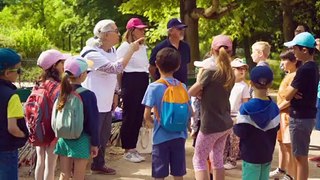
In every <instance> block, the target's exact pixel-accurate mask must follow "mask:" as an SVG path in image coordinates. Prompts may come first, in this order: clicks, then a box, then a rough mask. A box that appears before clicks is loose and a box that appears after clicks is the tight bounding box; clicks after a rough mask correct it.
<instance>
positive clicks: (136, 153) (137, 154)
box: [134, 151, 146, 161]
mask: <svg viewBox="0 0 320 180" xmlns="http://www.w3.org/2000/svg"><path fill="white" fill-rule="evenodd" d="M134 154H135V155H136V157H138V158H139V159H140V160H141V161H145V160H146V158H145V157H143V156H141V154H140V153H139V152H138V151H136V152H134Z"/></svg>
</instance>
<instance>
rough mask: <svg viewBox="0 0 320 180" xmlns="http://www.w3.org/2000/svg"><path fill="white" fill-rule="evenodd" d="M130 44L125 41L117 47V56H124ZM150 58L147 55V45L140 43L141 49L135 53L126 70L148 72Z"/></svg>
mask: <svg viewBox="0 0 320 180" xmlns="http://www.w3.org/2000/svg"><path fill="white" fill-rule="evenodd" d="M129 47H130V44H129V43H128V42H123V43H122V44H121V45H120V46H119V47H118V49H117V58H122V57H124V55H125V54H126V53H127V51H128V49H129ZM148 67H149V60H148V56H147V46H145V45H140V46H139V49H138V50H137V51H136V52H134V53H133V55H132V57H131V59H130V61H129V63H128V65H127V66H126V67H125V68H124V70H123V71H124V72H148V71H149V70H148Z"/></svg>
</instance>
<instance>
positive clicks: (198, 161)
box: [189, 35, 235, 180]
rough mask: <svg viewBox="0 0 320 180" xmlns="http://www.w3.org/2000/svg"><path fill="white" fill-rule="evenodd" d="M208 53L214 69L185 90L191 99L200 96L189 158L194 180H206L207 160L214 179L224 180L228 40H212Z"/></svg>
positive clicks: (205, 71)
mask: <svg viewBox="0 0 320 180" xmlns="http://www.w3.org/2000/svg"><path fill="white" fill-rule="evenodd" d="M212 49H213V51H212V52H213V56H214V58H215V64H216V68H215V69H203V70H202V72H200V73H201V75H199V78H198V80H197V82H196V83H195V84H194V85H192V87H191V88H190V89H189V94H190V95H191V96H201V124H200V131H199V133H198V136H197V140H196V145H195V153H194V156H193V167H194V170H195V176H196V179H197V180H198V179H201V180H207V179H209V173H208V167H207V158H208V157H209V159H210V162H211V163H212V164H211V166H212V167H211V168H212V169H213V170H212V173H213V176H214V177H215V179H217V180H219V179H224V168H223V150H224V147H225V143H226V139H227V136H228V135H229V134H230V132H231V128H232V125H233V122H232V119H231V116H230V103H229V96H230V92H231V89H232V87H233V85H234V82H235V77H234V73H233V70H232V68H231V65H230V62H231V57H230V54H231V53H232V40H231V39H230V37H229V36H226V35H218V36H215V37H214V39H213V42H212ZM212 92H214V93H212Z"/></svg>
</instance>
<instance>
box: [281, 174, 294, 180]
mask: <svg viewBox="0 0 320 180" xmlns="http://www.w3.org/2000/svg"><path fill="white" fill-rule="evenodd" d="M281 180H293V177H291V176H290V175H289V174H285V175H284V176H283V177H282V179H281Z"/></svg>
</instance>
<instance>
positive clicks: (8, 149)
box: [0, 48, 99, 180]
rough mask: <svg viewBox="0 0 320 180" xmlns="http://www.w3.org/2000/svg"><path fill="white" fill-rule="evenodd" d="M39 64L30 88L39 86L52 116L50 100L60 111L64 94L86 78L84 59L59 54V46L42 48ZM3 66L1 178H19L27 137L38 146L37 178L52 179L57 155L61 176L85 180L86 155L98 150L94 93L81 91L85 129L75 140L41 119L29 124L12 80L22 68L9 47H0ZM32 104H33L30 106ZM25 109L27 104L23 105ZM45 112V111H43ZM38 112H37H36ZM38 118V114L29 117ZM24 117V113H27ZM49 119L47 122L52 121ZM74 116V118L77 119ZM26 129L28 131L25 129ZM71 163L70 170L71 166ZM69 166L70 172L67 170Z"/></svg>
mask: <svg viewBox="0 0 320 180" xmlns="http://www.w3.org/2000/svg"><path fill="white" fill-rule="evenodd" d="M37 64H38V65H39V66H40V67H41V68H42V70H43V72H42V75H41V77H40V79H39V81H38V83H37V85H36V86H35V87H34V89H43V92H44V93H43V94H42V95H44V96H47V97H48V99H46V103H47V104H49V107H47V108H48V109H46V110H47V112H49V115H48V117H49V118H50V119H51V117H52V118H54V116H51V110H52V108H53V102H54V101H57V102H56V103H57V109H58V110H59V111H63V110H64V109H63V108H64V106H65V105H66V103H68V100H69V99H68V97H69V95H70V94H72V93H74V91H75V90H76V89H78V88H79V87H81V83H82V82H83V81H84V80H85V79H86V76H87V73H88V72H89V71H88V64H87V62H86V61H85V60H84V59H81V58H79V57H71V56H66V55H64V54H62V53H61V52H59V51H57V50H47V51H44V52H43V53H42V54H41V55H40V56H39V58H38V61H37ZM0 66H1V75H0V81H1V92H4V93H2V94H1V95H3V96H4V97H3V99H5V101H2V103H1V106H2V108H1V109H2V110H3V113H1V119H2V120H1V127H2V128H1V131H0V133H1V135H0V136H1V139H2V140H1V143H0V144H1V145H0V146H1V148H0V149H1V150H0V154H1V155H0V179H3V180H7V179H8V180H9V179H18V148H20V147H22V146H24V144H25V143H26V141H27V139H29V142H30V143H31V144H33V145H34V146H35V147H36V153H37V162H36V169H35V179H47V180H53V179H54V178H55V177H54V171H55V167H56V160H57V157H58V155H59V157H60V158H59V159H60V170H61V173H60V179H61V180H62V179H69V178H70V177H71V176H73V178H74V179H84V176H85V169H86V165H87V162H88V160H89V158H90V157H95V156H96V155H97V152H98V147H97V146H98V142H99V134H98V133H99V132H98V126H99V123H98V122H97V119H98V109H97V105H96V104H97V103H96V96H95V94H94V93H93V92H91V91H89V90H85V91H82V92H80V93H79V96H80V97H81V100H82V103H83V112H78V113H83V114H84V121H83V131H82V134H81V136H80V137H79V138H77V139H64V138H59V137H55V134H54V132H53V130H52V128H51V127H49V128H47V127H46V126H47V124H46V123H45V122H44V121H42V123H41V124H40V125H38V124H37V125H38V126H37V125H34V127H32V126H28V129H27V126H26V124H28V125H30V124H29V122H28V120H27V123H26V121H25V119H24V113H23V108H22V105H21V102H20V99H19V97H18V95H17V94H16V93H15V89H16V87H15V86H14V85H13V84H12V83H13V82H15V81H16V79H17V77H18V75H19V74H20V73H21V58H20V56H19V55H18V54H17V53H16V52H15V51H13V50H12V49H8V48H0ZM34 107H35V106H34ZM26 111H28V109H26ZM43 113H46V112H43ZM39 116H41V115H39ZM33 118H37V117H33ZM26 119H27V118H26ZM50 119H49V121H50ZM76 120H77V119H76ZM49 125H50V123H49ZM35 126H37V127H38V128H41V129H42V130H45V132H44V134H43V135H44V136H43V137H42V138H41V140H40V138H39V136H38V135H39V133H38V132H35V131H39V129H38V128H35ZM29 132H30V134H29ZM71 168H73V169H71ZM71 171H72V173H71Z"/></svg>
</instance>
